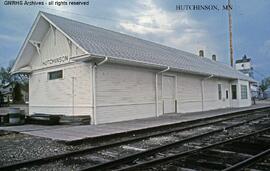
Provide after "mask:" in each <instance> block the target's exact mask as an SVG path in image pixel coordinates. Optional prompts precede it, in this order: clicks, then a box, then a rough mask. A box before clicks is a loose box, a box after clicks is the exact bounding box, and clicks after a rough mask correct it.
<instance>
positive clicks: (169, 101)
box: [162, 75, 176, 113]
mask: <svg viewBox="0 0 270 171" xmlns="http://www.w3.org/2000/svg"><path fill="white" fill-rule="evenodd" d="M162 99H163V113H175V112H176V110H175V77H174V76H168V75H163V76H162Z"/></svg>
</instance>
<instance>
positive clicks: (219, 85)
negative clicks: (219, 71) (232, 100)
mask: <svg viewBox="0 0 270 171" xmlns="http://www.w3.org/2000/svg"><path fill="white" fill-rule="evenodd" d="M218 99H219V100H221V99H222V90H221V84H218Z"/></svg>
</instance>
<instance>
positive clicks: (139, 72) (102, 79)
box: [96, 64, 155, 123]
mask: <svg viewBox="0 0 270 171" xmlns="http://www.w3.org/2000/svg"><path fill="white" fill-rule="evenodd" d="M96 100H97V101H96V103H97V123H105V122H117V121H123V120H131V119H138V118H146V117H153V116H155V73H154V72H152V71H151V70H147V69H143V68H136V67H131V66H123V65H113V64H104V65H102V66H98V68H97V71H96Z"/></svg>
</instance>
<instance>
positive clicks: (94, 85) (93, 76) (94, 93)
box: [90, 57, 108, 125]
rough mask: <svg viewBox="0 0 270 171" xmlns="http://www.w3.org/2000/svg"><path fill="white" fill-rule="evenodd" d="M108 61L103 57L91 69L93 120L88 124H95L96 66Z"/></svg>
mask: <svg viewBox="0 0 270 171" xmlns="http://www.w3.org/2000/svg"><path fill="white" fill-rule="evenodd" d="M107 61H108V57H105V58H104V59H103V60H102V61H101V62H99V63H98V64H94V65H93V67H92V95H93V119H91V123H90V124H94V125H96V124H97V116H96V115H97V112H96V109H97V104H96V68H97V66H101V65H102V64H104V63H105V62H107Z"/></svg>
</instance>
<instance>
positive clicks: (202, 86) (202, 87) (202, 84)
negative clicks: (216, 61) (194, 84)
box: [201, 74, 214, 111]
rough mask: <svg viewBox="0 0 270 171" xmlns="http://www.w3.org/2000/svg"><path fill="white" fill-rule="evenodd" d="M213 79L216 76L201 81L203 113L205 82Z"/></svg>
mask: <svg viewBox="0 0 270 171" xmlns="http://www.w3.org/2000/svg"><path fill="white" fill-rule="evenodd" d="M212 77H214V75H213V74H212V75H210V76H208V77H206V78H203V79H202V80H201V92H202V111H204V81H205V80H208V79H210V78H212Z"/></svg>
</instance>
